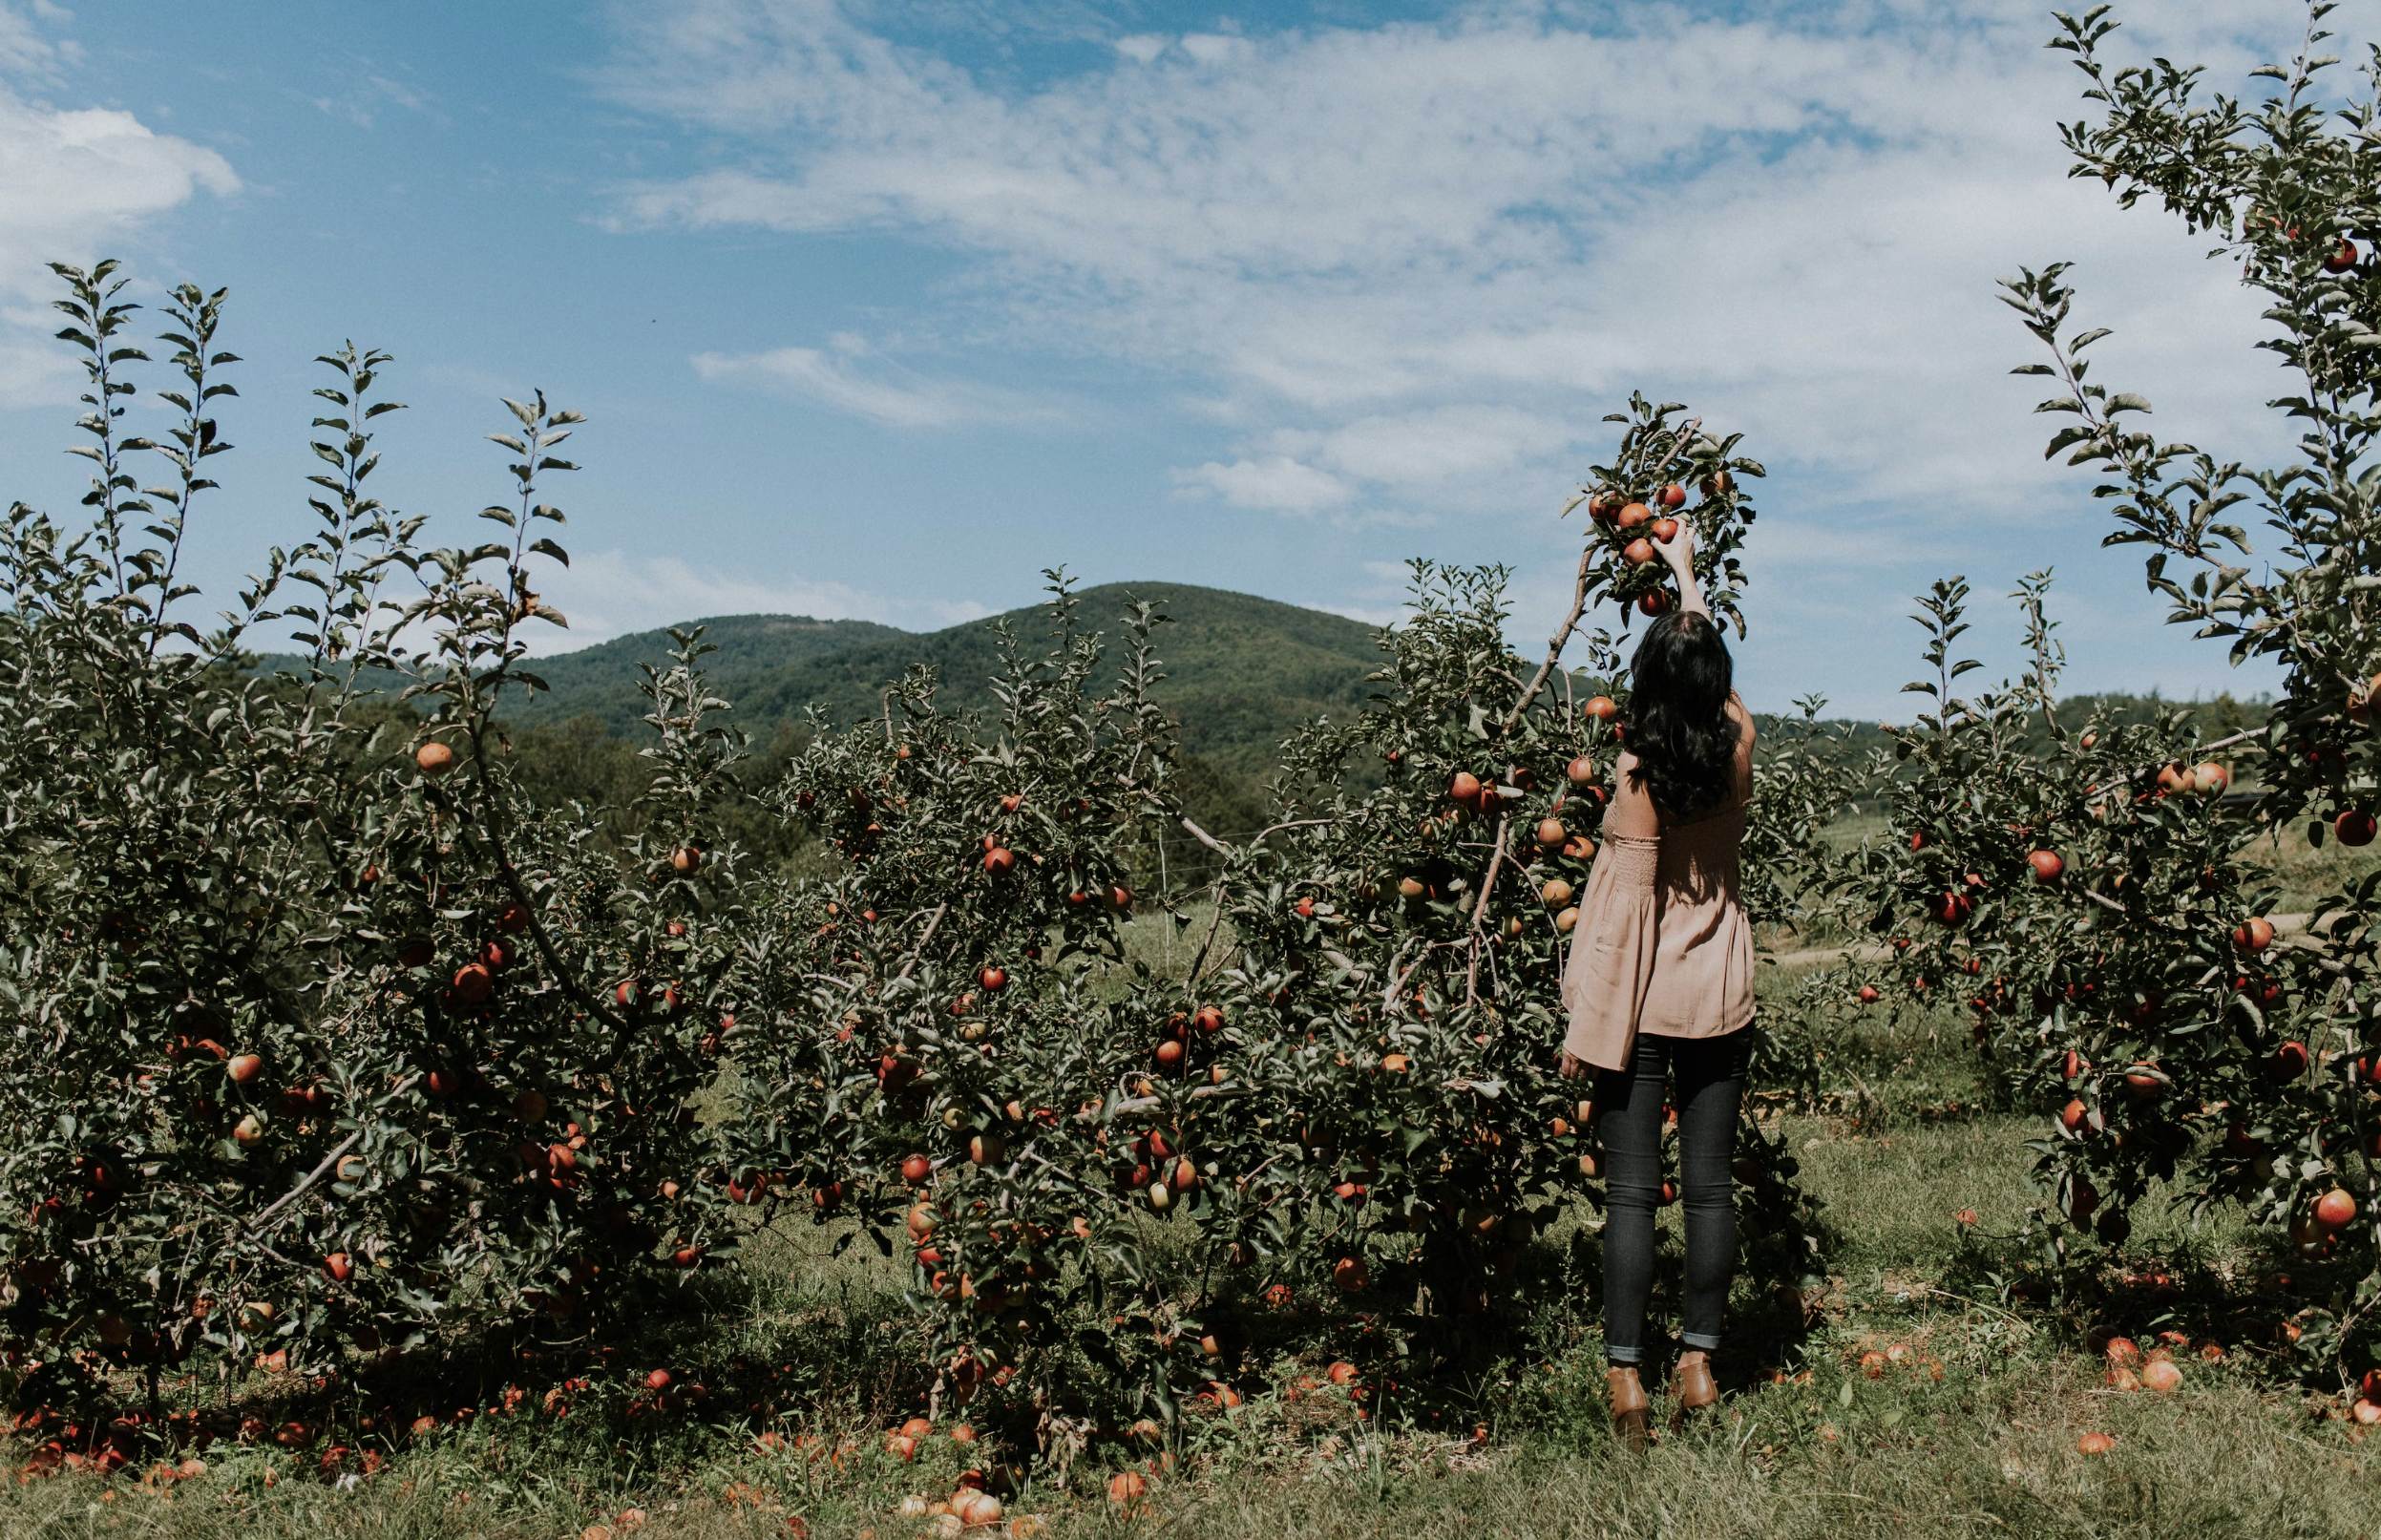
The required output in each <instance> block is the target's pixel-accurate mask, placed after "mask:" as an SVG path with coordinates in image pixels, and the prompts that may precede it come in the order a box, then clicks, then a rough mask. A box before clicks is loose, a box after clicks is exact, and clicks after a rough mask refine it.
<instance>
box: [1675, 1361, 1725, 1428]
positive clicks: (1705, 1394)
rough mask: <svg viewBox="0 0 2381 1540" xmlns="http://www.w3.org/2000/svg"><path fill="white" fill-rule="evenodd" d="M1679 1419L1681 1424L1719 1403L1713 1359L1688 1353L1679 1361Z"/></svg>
mask: <svg viewBox="0 0 2381 1540" xmlns="http://www.w3.org/2000/svg"><path fill="white" fill-rule="evenodd" d="M1677 1381H1678V1418H1677V1420H1678V1421H1679V1422H1681V1423H1683V1422H1685V1421H1686V1420H1687V1419H1688V1418H1690V1417H1692V1416H1694V1415H1695V1414H1696V1412H1699V1411H1702V1410H1704V1409H1705V1408H1706V1407H1710V1406H1715V1405H1717V1404H1718V1403H1719V1386H1718V1384H1717V1382H1715V1381H1714V1380H1713V1379H1712V1363H1711V1359H1710V1358H1709V1357H1708V1356H1707V1355H1705V1354H1702V1353H1693V1352H1691V1353H1688V1354H1686V1355H1685V1356H1684V1357H1682V1358H1680V1359H1679V1360H1678V1374H1677Z"/></svg>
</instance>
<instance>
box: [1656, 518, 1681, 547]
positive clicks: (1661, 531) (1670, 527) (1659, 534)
mask: <svg viewBox="0 0 2381 1540" xmlns="http://www.w3.org/2000/svg"><path fill="white" fill-rule="evenodd" d="M1677 533H1678V521H1677V520H1676V519H1675V518H1657V519H1655V520H1654V538H1655V539H1657V540H1659V541H1661V542H1662V543H1663V544H1664V545H1668V544H1669V543H1670V542H1671V540H1672V539H1673V538H1675V537H1676V535H1677Z"/></svg>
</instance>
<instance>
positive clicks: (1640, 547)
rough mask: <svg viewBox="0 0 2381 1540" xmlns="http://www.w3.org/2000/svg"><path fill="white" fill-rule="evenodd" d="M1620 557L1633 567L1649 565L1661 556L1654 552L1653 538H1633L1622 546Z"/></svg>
mask: <svg viewBox="0 0 2381 1540" xmlns="http://www.w3.org/2000/svg"><path fill="white" fill-rule="evenodd" d="M1620 559H1622V560H1623V561H1626V562H1628V563H1629V564H1630V565H1631V566H1633V567H1649V566H1652V565H1653V564H1654V562H1655V561H1657V560H1659V559H1660V558H1659V557H1658V556H1657V555H1656V554H1655V553H1654V542H1653V541H1652V540H1643V539H1639V540H1631V541H1630V542H1629V543H1628V544H1627V545H1626V546H1625V547H1623V548H1622V550H1621V553H1620Z"/></svg>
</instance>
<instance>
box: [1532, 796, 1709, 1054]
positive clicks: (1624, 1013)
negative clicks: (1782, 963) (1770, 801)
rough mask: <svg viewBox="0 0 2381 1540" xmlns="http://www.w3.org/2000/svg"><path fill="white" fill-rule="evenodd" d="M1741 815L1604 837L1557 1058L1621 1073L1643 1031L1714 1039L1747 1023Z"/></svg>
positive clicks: (1578, 936) (1568, 984)
mask: <svg viewBox="0 0 2381 1540" xmlns="http://www.w3.org/2000/svg"><path fill="white" fill-rule="evenodd" d="M1746 812H1747V805H1746V804H1744V803H1738V804H1737V805H1736V806H1735V807H1732V808H1729V809H1727V810H1726V811H1724V812H1716V813H1712V814H1710V815H1709V816H1706V817H1702V818H1698V819H1696V820H1695V821H1694V822H1693V823H1683V824H1673V825H1671V826H1670V827H1669V828H1667V829H1665V830H1663V831H1662V833H1661V836H1660V837H1659V838H1657V839H1643V838H1632V837H1630V836H1627V835H1620V836H1615V837H1612V838H1609V839H1607V840H1605V842H1604V848H1603V849H1602V850H1601V851H1600V852H1598V853H1597V854H1596V857H1595V865H1594V867H1593V868H1591V870H1590V872H1589V873H1588V893H1587V897H1586V898H1585V900H1583V901H1582V902H1581V903H1580V905H1579V920H1578V923H1577V924H1576V925H1575V926H1574V927H1573V928H1572V930H1571V936H1570V957H1569V958H1568V959H1567V960H1566V961H1565V965H1564V968H1563V1005H1564V1007H1565V1008H1566V1009H1567V1010H1568V1011H1569V1012H1570V1030H1569V1031H1568V1032H1566V1033H1565V1034H1564V1037H1563V1051H1564V1052H1566V1053H1568V1054H1570V1056H1571V1057H1573V1058H1575V1059H1578V1060H1581V1061H1583V1062H1584V1063H1587V1064H1591V1065H1595V1066H1596V1067H1597V1068H1599V1069H1623V1068H1626V1067H1627V1066H1628V1064H1629V1056H1630V1054H1631V1052H1632V1051H1633V1049H1634V1048H1635V1046H1636V1036H1637V1034H1638V1033H1639V1032H1650V1033H1652V1034H1653V1035H1654V1036H1655V1037H1665V1038H1711V1037H1719V1036H1722V1035H1724V1034H1726V1033H1729V1032H1734V1031H1736V1030H1737V1029H1738V1027H1741V1026H1743V1025H1745V1024H1746V1023H1749V1022H1751V1021H1752V1019H1753V926H1752V922H1751V921H1750V920H1748V919H1747V918H1745V914H1744V903H1743V899H1742V897H1741V894H1740V891H1739V879H1738V865H1737V849H1738V846H1739V845H1741V844H1742V843H1743V840H1744V820H1745V814H1746Z"/></svg>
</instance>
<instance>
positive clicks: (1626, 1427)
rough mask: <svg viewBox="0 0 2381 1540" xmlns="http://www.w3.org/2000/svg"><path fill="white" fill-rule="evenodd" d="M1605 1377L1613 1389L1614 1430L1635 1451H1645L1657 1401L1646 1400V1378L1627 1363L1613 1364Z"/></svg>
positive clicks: (1629, 1448) (1625, 1445)
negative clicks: (1638, 1376)
mask: <svg viewBox="0 0 2381 1540" xmlns="http://www.w3.org/2000/svg"><path fill="white" fill-rule="evenodd" d="M1604 1378H1605V1381H1606V1382H1608V1383H1609V1384H1610V1385H1611V1386H1612V1430H1613V1432H1614V1433H1616V1434H1617V1435H1619V1438H1620V1442H1621V1444H1622V1445H1623V1446H1624V1447H1626V1448H1627V1449H1628V1450H1629V1452H1630V1453H1631V1454H1643V1453H1644V1452H1645V1442H1646V1436H1647V1432H1648V1430H1649V1428H1650V1426H1651V1424H1652V1422H1653V1415H1654V1403H1652V1402H1650V1401H1648V1400H1646V1396H1645V1385H1644V1383H1643V1382H1641V1381H1639V1380H1638V1379H1637V1371H1636V1370H1635V1369H1634V1368H1633V1367H1632V1366H1630V1365H1628V1364H1625V1363H1615V1364H1613V1365H1612V1368H1611V1369H1610V1370H1609V1371H1607V1373H1606V1374H1605V1376H1604Z"/></svg>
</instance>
